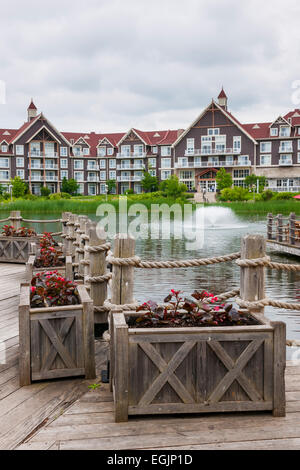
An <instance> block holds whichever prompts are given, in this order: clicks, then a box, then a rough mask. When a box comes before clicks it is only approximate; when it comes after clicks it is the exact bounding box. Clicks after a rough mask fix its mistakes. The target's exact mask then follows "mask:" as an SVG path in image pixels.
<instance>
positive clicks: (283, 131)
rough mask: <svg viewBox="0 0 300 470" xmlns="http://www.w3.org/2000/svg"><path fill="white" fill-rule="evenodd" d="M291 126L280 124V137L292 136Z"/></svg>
mask: <svg viewBox="0 0 300 470" xmlns="http://www.w3.org/2000/svg"><path fill="white" fill-rule="evenodd" d="M290 133H291V128H290V127H289V126H280V133H279V135H280V137H290Z"/></svg>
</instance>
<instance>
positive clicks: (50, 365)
mask: <svg viewBox="0 0 300 470" xmlns="http://www.w3.org/2000/svg"><path fill="white" fill-rule="evenodd" d="M78 292H79V297H80V301H81V303H80V304H79V305H68V306H63V307H45V308H32V309H31V308H30V300H29V299H30V286H29V284H21V293H20V305H19V332H20V349H19V351H20V352H19V369H20V385H21V386H23V385H29V384H30V383H31V382H32V381H35V380H45V379H57V378H61V377H76V376H85V377H86V378H89V379H90V378H94V377H95V345H94V309H93V302H92V300H91V298H90V297H89V295H88V294H87V291H86V289H85V287H84V286H83V285H78Z"/></svg>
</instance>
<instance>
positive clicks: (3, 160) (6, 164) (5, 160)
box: [0, 158, 9, 168]
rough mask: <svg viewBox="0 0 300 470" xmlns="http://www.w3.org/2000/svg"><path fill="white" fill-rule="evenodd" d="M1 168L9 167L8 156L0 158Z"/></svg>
mask: <svg viewBox="0 0 300 470" xmlns="http://www.w3.org/2000/svg"><path fill="white" fill-rule="evenodd" d="M0 168H9V159H8V158H0Z"/></svg>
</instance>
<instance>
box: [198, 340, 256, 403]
mask: <svg viewBox="0 0 300 470" xmlns="http://www.w3.org/2000/svg"><path fill="white" fill-rule="evenodd" d="M263 341H264V340H263V339H255V340H253V341H251V343H250V344H248V346H247V347H246V349H245V350H244V351H243V352H242V354H241V355H240V356H239V357H238V359H237V360H236V361H234V360H233V359H232V358H231V357H230V356H229V355H228V354H227V352H226V351H225V349H224V348H223V347H222V346H221V345H220V343H219V342H218V341H208V342H207V344H208V345H209V347H210V348H211V349H212V350H213V351H214V353H215V354H216V356H217V357H218V358H219V359H220V361H222V363H223V364H224V366H225V367H226V368H227V369H228V372H227V374H226V375H225V376H224V377H223V378H222V380H221V381H220V382H219V384H218V385H217V387H216V388H215V389H214V391H213V392H212V393H211V395H210V397H209V398H208V402H211V403H216V402H218V401H219V400H220V399H221V398H222V396H223V395H224V393H225V392H226V391H227V390H228V388H229V387H230V385H231V384H232V383H233V382H234V380H237V381H238V383H239V384H240V385H241V387H242V388H243V389H244V390H245V392H246V393H247V395H248V396H249V398H250V399H251V400H252V401H261V400H262V397H261V396H260V395H259V393H258V392H257V390H256V389H255V388H254V387H253V385H252V384H251V382H250V381H249V380H248V379H247V377H246V376H245V374H244V373H243V372H242V370H243V368H244V367H245V366H246V364H247V363H248V362H249V360H250V359H251V357H252V356H253V354H254V353H255V352H256V351H257V350H258V348H259V347H260V346H261V344H262V343H263Z"/></svg>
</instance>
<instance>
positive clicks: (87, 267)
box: [83, 219, 93, 287]
mask: <svg viewBox="0 0 300 470" xmlns="http://www.w3.org/2000/svg"><path fill="white" fill-rule="evenodd" d="M92 224H93V223H92V221H91V220H90V219H88V220H87V221H86V223H85V224H84V231H85V234H86V235H88V233H89V230H90V227H91V226H92ZM88 245H89V241H88V240H85V241H84V247H87V246H88ZM83 259H84V261H88V262H89V261H90V254H89V252H88V251H87V250H84V258H83ZM89 275H90V265H89V264H87V265H84V266H83V279H84V284H87V282H86V278H87V277H89ZM88 287H89V286H88Z"/></svg>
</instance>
